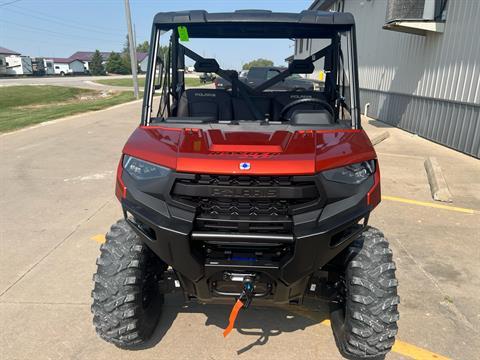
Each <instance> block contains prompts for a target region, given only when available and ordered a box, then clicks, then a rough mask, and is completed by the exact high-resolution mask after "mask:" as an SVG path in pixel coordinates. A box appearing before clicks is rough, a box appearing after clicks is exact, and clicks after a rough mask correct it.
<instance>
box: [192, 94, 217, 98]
mask: <svg viewBox="0 0 480 360" xmlns="http://www.w3.org/2000/svg"><path fill="white" fill-rule="evenodd" d="M193 95H194V96H208V97H216V96H217V95H216V94H212V93H195V94H193Z"/></svg>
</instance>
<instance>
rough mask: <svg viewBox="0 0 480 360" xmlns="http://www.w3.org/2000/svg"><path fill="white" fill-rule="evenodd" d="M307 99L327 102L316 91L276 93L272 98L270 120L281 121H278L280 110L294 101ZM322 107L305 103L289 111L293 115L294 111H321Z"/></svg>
mask: <svg viewBox="0 0 480 360" xmlns="http://www.w3.org/2000/svg"><path fill="white" fill-rule="evenodd" d="M308 98H314V99H320V100H324V101H327V99H326V97H325V96H324V95H323V94H322V93H321V92H318V91H286V92H278V94H276V95H275V96H274V97H273V104H272V107H273V110H272V111H273V113H272V119H273V120H275V121H280V120H283V119H280V113H281V111H282V109H283V108H284V107H285V106H286V105H288V104H290V103H291V102H293V101H295V100H300V99H308ZM322 109H323V107H322V106H321V105H320V104H313V103H310V104H309V103H306V104H302V105H298V106H295V107H294V108H292V109H291V110H290V115H291V114H292V113H293V111H295V110H322Z"/></svg>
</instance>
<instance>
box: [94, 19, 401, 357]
mask: <svg viewBox="0 0 480 360" xmlns="http://www.w3.org/2000/svg"><path fill="white" fill-rule="evenodd" d="M161 36H162V39H163V38H165V37H166V38H167V39H168V42H167V43H163V41H162V45H165V46H167V47H168V54H167V55H166V56H161V55H160V38H161ZM197 38H208V39H219V38H220V39H229V40H228V41H231V42H234V41H236V40H237V39H241V38H243V39H264V41H274V39H286V40H283V41H285V42H288V39H304V38H309V39H313V41H314V42H315V44H317V45H318V46H316V49H315V50H314V49H310V52H311V53H310V55H308V56H305V57H304V58H302V59H295V60H293V61H292V62H291V63H290V64H289V66H288V68H286V69H285V70H283V71H281V72H279V73H278V74H277V75H275V76H273V77H271V78H270V79H268V80H266V81H265V82H263V83H261V84H256V85H255V87H251V86H249V85H248V84H245V83H244V82H242V81H240V80H239V79H238V72H237V71H235V70H229V69H223V68H222V67H221V66H220V65H219V62H218V61H217V60H216V59H214V58H207V57H204V56H201V55H199V54H198V53H196V52H195V51H193V50H192V49H191V47H189V45H190V44H191V43H193V42H194V41H195V39H197ZM209 41H210V40H209ZM150 44H151V48H150V54H149V65H148V71H147V77H146V85H145V92H144V100H143V111H142V119H141V124H140V126H139V127H138V128H137V129H136V130H135V131H134V132H133V134H132V135H131V137H130V138H129V140H128V141H127V143H126V145H125V147H124V149H123V154H122V157H121V159H120V163H119V166H118V172H117V178H116V196H117V197H118V199H119V201H120V202H121V205H122V208H123V213H124V218H123V219H122V220H120V221H118V222H117V223H116V224H115V225H113V226H112V228H111V230H110V232H109V233H108V234H107V236H106V243H105V244H103V245H102V247H101V255H100V257H99V259H98V262H97V264H98V270H97V273H96V274H95V276H94V281H95V287H94V290H93V299H94V300H93V305H92V311H93V314H94V319H93V322H94V325H95V327H96V330H97V332H98V334H99V335H100V336H101V337H102V338H103V339H105V340H107V341H109V342H112V343H114V344H116V345H117V346H119V347H123V348H133V347H135V346H137V345H138V344H141V343H142V342H145V341H146V340H147V339H149V337H150V336H151V334H152V332H153V330H154V328H155V326H156V324H157V323H158V321H161V320H162V317H161V313H160V312H159V311H158V308H159V304H161V303H162V300H163V297H164V295H165V294H166V293H169V292H172V291H175V290H177V291H182V292H183V294H184V296H185V299H186V300H187V301H194V300H196V301H199V302H202V303H208V302H223V303H230V304H232V305H233V304H234V303H235V301H236V303H235V306H234V309H233V311H232V314H231V317H230V319H231V320H234V317H235V314H236V312H238V310H239V309H240V308H242V307H248V305H250V303H251V304H253V306H255V305H256V304H301V303H302V301H303V300H304V299H305V298H306V297H312V298H316V299H319V300H322V301H325V300H327V301H328V302H329V304H330V318H331V324H332V329H333V334H334V336H335V340H336V343H337V345H338V348H339V350H340V352H341V353H342V355H343V356H345V357H347V358H349V359H379V358H383V357H384V356H385V354H386V353H387V352H388V351H389V350H390V349H391V347H392V345H393V343H394V339H395V335H396V333H397V324H396V323H397V320H398V311H397V304H398V303H399V297H398V296H397V280H396V278H395V264H394V263H393V262H392V252H391V250H390V249H389V245H388V242H387V240H386V239H385V238H384V236H383V234H382V233H381V232H380V231H379V230H377V229H374V228H372V227H369V226H368V218H369V214H370V212H371V211H372V210H373V209H374V208H375V207H376V206H377V205H378V204H379V202H380V170H379V166H378V161H377V156H376V154H375V150H374V148H373V146H372V144H371V143H370V140H369V138H368V137H367V135H366V133H365V132H364V131H363V130H362V127H361V124H360V113H359V93H358V74H357V56H356V44H355V25H354V20H353V17H352V15H351V14H348V13H336V12H318V11H303V12H301V13H299V14H293V13H274V12H271V11H263V10H244V11H236V12H233V13H208V12H206V11H186V12H167V13H159V14H157V15H156V16H155V18H154V23H153V29H152V36H151V42H150ZM187 58H188V59H190V60H188V59H187ZM186 61H189V62H193V63H194V67H195V70H196V71H197V72H199V73H212V74H216V75H217V76H219V77H222V78H224V79H227V80H228V81H229V82H230V83H231V84H232V88H231V90H229V91H225V90H219V89H213V88H207V89H205V88H191V89H186V88H185V66H186V65H185V62H186ZM320 72H322V73H323V74H322V75H324V76H320V75H319V73H320ZM293 74H302V75H303V76H310V77H315V78H322V77H323V78H324V81H323V84H322V86H320V87H319V88H318V89H317V90H313V91H312V90H310V91H306V90H302V91H293V90H292V91H279V90H272V89H271V88H272V87H274V85H275V84H277V83H279V82H281V81H282V80H283V79H285V78H287V77H288V76H291V75H293ZM155 93H156V94H157V95H159V96H154V94H155ZM242 315H243V316H248V310H247V311H245V312H244V313H242ZM225 319H226V321H225V322H226V323H227V319H228V316H227V314H226V316H225ZM232 322H233V321H232ZM232 325H233V324H232V323H230V325H229V328H227V332H228V330H230V329H231V327H232ZM319 356H321V355H320V354H319Z"/></svg>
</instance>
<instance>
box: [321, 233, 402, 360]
mask: <svg viewBox="0 0 480 360" xmlns="http://www.w3.org/2000/svg"><path fill="white" fill-rule="evenodd" d="M343 267H344V272H343V273H342V274H340V275H334V277H336V278H335V282H336V284H337V288H338V289H339V290H340V293H341V294H342V295H341V296H340V301H339V302H337V303H332V304H331V308H330V317H331V324H332V329H333V334H334V336H335V342H336V343H337V346H338V348H339V350H340V352H341V354H342V355H343V356H344V357H345V358H347V359H351V360H359V359H384V358H385V355H386V354H387V353H388V352H389V351H390V350H391V348H392V346H393V344H394V342H395V335H396V334H397V331H398V327H397V320H398V318H399V314H398V309H397V305H398V304H399V303H400V298H399V297H398V296H397V285H398V282H397V279H396V277H395V263H394V262H393V261H392V251H391V250H390V248H389V246H388V241H387V240H386V239H385V238H384V236H383V234H382V233H381V232H380V231H379V230H377V229H375V228H371V227H369V228H367V230H365V231H364V232H363V233H362V235H361V236H360V237H359V238H358V239H357V240H355V241H354V242H353V243H352V244H351V245H350V247H349V248H347V250H346V254H345V257H344V258H343Z"/></svg>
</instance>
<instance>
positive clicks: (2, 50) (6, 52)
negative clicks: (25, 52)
mask: <svg viewBox="0 0 480 360" xmlns="http://www.w3.org/2000/svg"><path fill="white" fill-rule="evenodd" d="M0 54H2V55H20V53H18V52H16V51H13V50H10V49H7V48H4V47H1V46H0Z"/></svg>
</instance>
